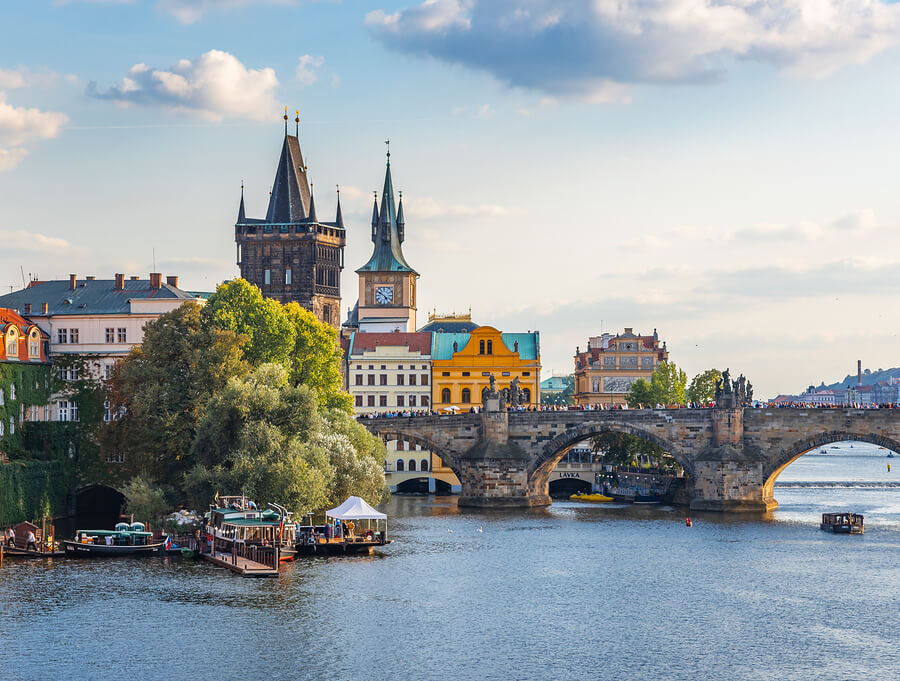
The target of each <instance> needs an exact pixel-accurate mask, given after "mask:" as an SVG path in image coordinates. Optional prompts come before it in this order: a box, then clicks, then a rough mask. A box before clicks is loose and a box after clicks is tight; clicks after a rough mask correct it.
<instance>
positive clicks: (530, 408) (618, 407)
mask: <svg viewBox="0 0 900 681" xmlns="http://www.w3.org/2000/svg"><path fill="white" fill-rule="evenodd" d="M715 406H716V403H715V401H709V402H687V403H686V404H640V405H638V406H637V407H635V408H634V409H714V408H715ZM752 408H754V409H900V403H896V402H894V403H887V404H809V403H806V402H778V403H775V402H763V401H757V402H754V403H753V405H752ZM630 409H632V408H631V407H629V406H628V405H627V404H588V405H583V404H582V405H568V406H559V405H549V404H539V405H527V406H525V405H523V406H520V407H515V408H511V409H510V410H509V411H511V412H525V411H527V412H544V411H628V410H630ZM480 411H481V407H476V406H473V407H470V408H469V409H467V410H458V409H450V410H440V409H437V410H435V409H398V410H393V411H379V412H372V413H370V414H360V415H359V417H358V418H361V419H377V418H412V417H414V416H454V415H458V414H477V413H478V412H480Z"/></svg>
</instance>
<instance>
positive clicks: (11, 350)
mask: <svg viewBox="0 0 900 681" xmlns="http://www.w3.org/2000/svg"><path fill="white" fill-rule="evenodd" d="M18 355H19V335H18V333H17V332H16V327H12V328H11V329H10V330H9V331H8V332H7V333H6V356H7V357H8V358H9V357H17V356H18Z"/></svg>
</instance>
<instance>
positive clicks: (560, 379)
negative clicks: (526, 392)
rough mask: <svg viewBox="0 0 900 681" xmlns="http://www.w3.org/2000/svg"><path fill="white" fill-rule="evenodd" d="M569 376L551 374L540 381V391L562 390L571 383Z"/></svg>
mask: <svg viewBox="0 0 900 681" xmlns="http://www.w3.org/2000/svg"><path fill="white" fill-rule="evenodd" d="M572 380H573V379H572V377H571V376H551V377H550V378H545V379H544V380H543V381H541V392H543V391H545V390H550V391H559V392H562V391H563V390H565V389H566V388H568V387H569V386H570V385H572Z"/></svg>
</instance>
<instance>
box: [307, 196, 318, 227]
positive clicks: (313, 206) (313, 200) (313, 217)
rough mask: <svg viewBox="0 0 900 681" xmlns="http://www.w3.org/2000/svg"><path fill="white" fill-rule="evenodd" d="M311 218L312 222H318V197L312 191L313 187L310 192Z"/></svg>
mask: <svg viewBox="0 0 900 681" xmlns="http://www.w3.org/2000/svg"><path fill="white" fill-rule="evenodd" d="M309 219H310V221H311V222H318V219H317V218H316V197H315V196H314V195H313V193H312V189H310V192H309Z"/></svg>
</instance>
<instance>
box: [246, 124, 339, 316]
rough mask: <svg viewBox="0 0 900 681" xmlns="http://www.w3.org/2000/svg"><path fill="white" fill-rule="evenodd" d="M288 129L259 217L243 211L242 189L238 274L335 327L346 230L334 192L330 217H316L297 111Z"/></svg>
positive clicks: (285, 129)
mask: <svg viewBox="0 0 900 681" xmlns="http://www.w3.org/2000/svg"><path fill="white" fill-rule="evenodd" d="M294 123H295V124H296V130H295V134H294V135H289V134H288V115H287V110H286V109H285V114H284V143H283V144H282V146H281V158H280V159H279V161H278V167H277V168H276V170H275V182H274V184H273V185H272V191H271V193H270V196H269V207H268V210H267V211H266V217H265V218H263V219H256V218H248V217H246V215H245V212H244V188H243V186H241V203H240V207H239V208H238V217H237V222H236V223H235V226H234V240H235V243H236V244H237V264H238V267H240V270H241V277H243V278H244V279H246V280H247V281H249V282H250V283H251V284H253V285H255V286H258V287H259V288H260V289H261V290H262V292H263V295H264V296H266V297H267V298H274V299H275V300H277V301H279V302H282V303H289V302H297V303H300V305H302V306H303V307H305V308H306V309H307V310H310V311H311V312H312V313H313V314H314V315H315V316H316V318H317V319H319V321H322V322H325V323H326V324H331V325H332V326H334V327H337V326H338V324H339V323H340V310H341V270H342V269H344V244H345V243H346V232H345V230H344V219H343V215H342V214H341V200H340V195H338V200H337V212H336V215H335V220H334V222H325V221H322V220H319V219H318V217H317V215H316V203H315V198H314V197H313V193H312V191H311V189H310V186H311V185H310V184H309V181H308V179H307V168H306V165H305V164H304V163H303V154H302V153H301V152H300V139H299V136H300V115H299V113H298V114H297V117H296V118H295V119H294Z"/></svg>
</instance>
